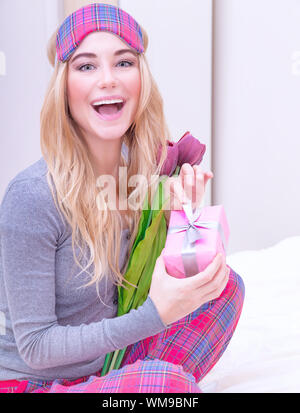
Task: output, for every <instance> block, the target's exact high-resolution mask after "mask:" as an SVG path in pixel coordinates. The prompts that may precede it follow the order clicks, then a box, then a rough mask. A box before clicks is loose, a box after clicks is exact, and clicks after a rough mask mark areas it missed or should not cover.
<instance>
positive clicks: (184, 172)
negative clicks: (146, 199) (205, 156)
mask: <svg viewBox="0 0 300 413" xmlns="http://www.w3.org/2000/svg"><path fill="white" fill-rule="evenodd" d="M213 177H214V175H213V173H212V172H211V171H209V172H203V170H202V168H201V166H200V165H194V166H192V165H190V164H189V163H185V164H183V165H182V167H181V169H180V174H179V176H177V177H169V178H168V179H167V180H166V182H165V186H164V190H165V197H166V198H167V197H168V195H169V194H170V199H169V203H168V204H167V207H166V208H165V216H166V219H167V221H168V222H169V218H170V211H171V210H182V209H183V207H182V206H183V204H186V203H188V202H190V201H191V202H192V208H193V209H195V208H197V207H200V205H201V203H202V200H203V197H204V193H205V188H206V184H207V182H208V181H209V179H211V178H213Z"/></svg>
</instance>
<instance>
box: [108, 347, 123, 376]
mask: <svg viewBox="0 0 300 413" xmlns="http://www.w3.org/2000/svg"><path fill="white" fill-rule="evenodd" d="M119 352H120V350H116V351H115V352H114V356H113V358H112V361H111V363H110V367H109V370H108V373H109V372H110V371H112V370H115V369H116V368H115V363H116V360H117V358H118V355H119Z"/></svg>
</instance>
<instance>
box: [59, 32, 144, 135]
mask: <svg viewBox="0 0 300 413" xmlns="http://www.w3.org/2000/svg"><path fill="white" fill-rule="evenodd" d="M82 54H88V55H82ZM80 55H82V56H80ZM140 91H141V78H140V70H139V60H138V55H137V53H136V52H135V51H134V49H132V48H130V46H128V45H127V44H126V43H125V42H123V41H122V40H121V39H119V38H118V37H117V36H116V35H114V34H112V33H107V32H93V33H91V34H90V35H88V36H87V37H85V39H84V40H83V41H82V43H81V44H80V46H79V47H78V48H77V49H76V51H75V53H74V54H73V55H72V57H71V58H70V61H69V62H68V79H67V97H68V104H69V108H70V113H71V115H72V118H73V119H74V121H75V122H76V123H77V125H78V126H79V128H80V130H81V131H82V132H83V136H84V137H85V139H86V140H87V141H88V142H93V140H94V139H97V140H101V139H102V140H117V139H120V138H122V137H123V136H124V134H125V133H126V131H127V130H128V128H129V127H130V126H131V124H132V123H133V121H134V118H135V114H136V112H137V108H138V103H139V97H140Z"/></svg>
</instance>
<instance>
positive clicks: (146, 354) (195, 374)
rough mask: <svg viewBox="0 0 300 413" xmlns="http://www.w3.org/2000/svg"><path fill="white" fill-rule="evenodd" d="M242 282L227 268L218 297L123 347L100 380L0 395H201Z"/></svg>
mask: <svg viewBox="0 0 300 413" xmlns="http://www.w3.org/2000/svg"><path fill="white" fill-rule="evenodd" d="M243 301H244V283H243V280H242V279H241V277H240V276H239V275H238V274H237V273H236V272H235V271H233V270H232V269H231V271H230V275H229V281H228V283H227V286H226V288H225V289H224V291H223V293H222V294H221V296H220V297H219V298H217V299H215V300H212V301H210V302H208V303H206V304H204V305H202V306H201V307H200V308H199V309H198V310H196V311H195V312H193V313H191V314H190V315H188V316H186V317H184V318H183V319H181V320H179V321H177V322H176V323H174V324H171V325H170V326H169V327H168V328H167V329H166V330H164V331H163V332H161V333H159V334H157V335H155V336H153V337H149V338H146V339H145V340H141V341H139V342H138V343H135V344H133V345H131V346H129V347H128V348H127V351H126V354H125V357H124V360H123V363H122V366H121V368H120V369H119V370H113V371H111V372H110V373H108V374H107V375H106V376H104V377H100V375H101V370H100V371H99V372H97V373H95V375H92V376H87V377H82V378H80V379H78V380H75V381H68V380H64V379H58V380H54V381H53V382H43V381H39V382H36V381H22V382H14V385H11V386H9V385H8V384H7V383H6V384H4V383H5V382H2V390H1V382H0V393H1V392H11V393H14V392H18V393H22V392H24V393H201V390H200V388H199V385H198V383H199V382H200V380H201V379H202V378H203V377H204V376H205V375H206V374H207V373H208V372H209V371H210V370H211V369H212V367H213V366H214V365H215V364H216V362H217V361H218V360H219V358H220V357H221V356H222V354H223V353H224V351H225V349H226V347H227V345H228V343H229V341H230V339H231V337H232V334H233V332H234V330H235V328H236V325H237V322H238V320H239V317H240V314H241V311H242V306H243Z"/></svg>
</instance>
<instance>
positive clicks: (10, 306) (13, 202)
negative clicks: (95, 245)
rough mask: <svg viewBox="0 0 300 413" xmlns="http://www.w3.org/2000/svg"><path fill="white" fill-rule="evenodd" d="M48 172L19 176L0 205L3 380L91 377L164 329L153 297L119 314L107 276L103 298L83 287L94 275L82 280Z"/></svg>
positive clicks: (35, 169)
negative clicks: (110, 357)
mask: <svg viewBox="0 0 300 413" xmlns="http://www.w3.org/2000/svg"><path fill="white" fill-rule="evenodd" d="M46 172H47V164H46V162H45V160H44V158H41V159H40V160H38V161H37V162H35V163H34V164H33V165H31V166H29V167H28V168H26V169H24V170H23V171H21V172H20V173H19V174H18V175H17V176H16V177H15V178H13V179H12V180H11V181H10V183H9V184H8V187H7V189H6V192H5V194H4V198H3V200H2V204H1V209H0V316H1V317H0V380H13V379H16V380H26V379H31V380H54V379H56V378H66V379H70V380H72V379H76V378H79V377H82V376H86V375H92V374H94V373H96V372H97V371H98V370H100V369H101V367H102V366H103V362H104V358H105V355H106V353H108V352H111V351H114V350H116V349H120V348H124V347H126V346H128V345H130V344H133V343H135V342H137V341H139V340H141V339H143V338H146V337H149V336H152V335H155V334H157V333H159V332H161V331H163V330H164V329H165V328H166V326H165V324H164V323H163V322H162V320H161V318H160V316H159V314H158V312H157V309H156V307H155V305H154V303H153V302H152V300H151V299H150V297H148V298H147V300H146V301H145V303H144V304H143V305H142V306H140V307H139V308H138V309H137V310H131V311H130V312H129V313H128V314H126V315H123V316H121V317H116V314H117V288H116V286H115V285H113V284H112V282H111V281H110V279H109V278H108V277H105V279H103V280H102V282H101V283H100V288H99V291H100V293H101V298H102V300H100V299H99V297H98V295H97V291H96V287H95V285H93V286H90V287H84V288H80V287H82V286H83V285H84V284H86V282H87V280H88V276H89V274H88V273H84V272H83V273H81V274H80V276H77V274H78V273H79V272H80V271H81V268H80V267H78V266H77V265H76V263H75V260H74V257H73V251H72V243H71V237H72V234H71V228H70V227H69V225H67V224H66V221H65V220H62V218H61V216H60V214H59V212H58V211H57V209H56V206H55V203H54V201H53V198H52V194H51V190H50V188H49V186H48V183H47V180H46ZM127 231H128V230H125V231H123V233H122V246H121V254H120V268H123V265H124V262H125V258H126V254H127V252H128V239H127V236H128V233H127ZM89 271H91V268H89ZM89 277H90V276H89Z"/></svg>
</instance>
